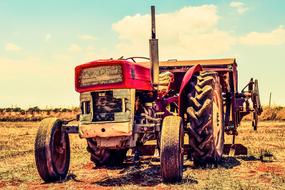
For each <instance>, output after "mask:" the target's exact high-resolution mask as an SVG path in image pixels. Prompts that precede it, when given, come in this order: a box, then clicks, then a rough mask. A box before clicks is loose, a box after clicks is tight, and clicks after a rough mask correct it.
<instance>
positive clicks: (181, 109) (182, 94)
mask: <svg viewBox="0 0 285 190" xmlns="http://www.w3.org/2000/svg"><path fill="white" fill-rule="evenodd" d="M202 70H203V69H202V66H201V65H199V64H198V65H195V66H193V67H191V68H190V69H189V70H188V71H187V72H186V73H185V75H184V77H183V80H182V83H181V86H180V90H179V97H178V106H179V115H181V116H182V115H183V113H184V111H185V110H184V109H185V108H184V107H183V105H186V104H185V100H186V99H185V89H186V86H187V84H189V81H190V80H191V79H192V77H193V75H194V73H197V72H199V71H202Z"/></svg>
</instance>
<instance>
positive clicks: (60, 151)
mask: <svg viewBox="0 0 285 190" xmlns="http://www.w3.org/2000/svg"><path fill="white" fill-rule="evenodd" d="M35 160H36V165H37V170H38V173H39V175H40V176H41V178H42V179H43V180H44V181H45V182H54V181H59V180H63V179H65V177H66V175H67V172H68V169H69V163H70V144H69V137H68V134H67V133H65V132H63V131H62V122H61V121H60V120H59V119H56V118H47V119H44V120H42V122H41V123H40V127H39V129H38V132H37V136H36V141H35Z"/></svg>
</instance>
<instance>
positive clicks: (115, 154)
mask: <svg viewBox="0 0 285 190" xmlns="http://www.w3.org/2000/svg"><path fill="white" fill-rule="evenodd" d="M87 145H88V146H87V150H88V152H89V153H90V154H91V156H90V160H91V161H92V162H94V164H95V165H96V166H120V165H122V164H123V162H124V160H125V159H126V155H127V151H128V150H127V149H117V150H116V149H107V148H99V147H97V145H96V142H95V141H94V140H93V139H87Z"/></svg>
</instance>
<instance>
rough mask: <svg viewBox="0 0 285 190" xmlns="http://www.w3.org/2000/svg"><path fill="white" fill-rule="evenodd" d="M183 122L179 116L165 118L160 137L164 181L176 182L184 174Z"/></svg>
mask: <svg viewBox="0 0 285 190" xmlns="http://www.w3.org/2000/svg"><path fill="white" fill-rule="evenodd" d="M183 140H184V133H183V123H182V119H181V117H179V116H167V117H165V118H164V120H163V124H162V131H161V139H160V141H161V142H160V151H161V153H160V169H161V177H162V181H163V182H164V183H176V182H180V181H181V180H182V176H183Z"/></svg>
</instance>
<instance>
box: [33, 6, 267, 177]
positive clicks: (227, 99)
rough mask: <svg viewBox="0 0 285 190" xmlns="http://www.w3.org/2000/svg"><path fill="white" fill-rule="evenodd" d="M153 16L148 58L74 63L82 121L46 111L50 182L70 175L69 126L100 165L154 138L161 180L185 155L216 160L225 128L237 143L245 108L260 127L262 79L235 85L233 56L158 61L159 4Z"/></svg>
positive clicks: (44, 172) (39, 143)
mask: <svg viewBox="0 0 285 190" xmlns="http://www.w3.org/2000/svg"><path fill="white" fill-rule="evenodd" d="M151 23H152V24H151V39H150V40H149V47H150V58H144V57H129V58H123V57H121V58H120V59H104V60H103V59H102V60H96V61H91V62H89V63H85V64H82V65H79V66H77V67H76V68H75V90H76V91H77V92H78V93H80V115H79V117H78V118H77V120H78V121H79V124H78V125H71V124H70V123H69V122H68V121H63V120H60V119H57V118H46V119H44V120H43V121H42V122H41V124H40V127H39V129H38V132H37V136H36V140H35V160H36V166H37V170H38V173H39V175H40V177H41V178H42V179H43V180H44V181H45V182H54V181H59V180H62V179H65V178H66V176H67V174H68V170H69V164H70V142H69V134H72V133H76V134H79V137H80V138H85V139H86V141H87V150H88V152H89V153H90V155H91V161H93V162H94V163H95V165H96V166H115V165H121V164H122V163H123V162H124V160H125V159H126V154H127V151H128V150H132V152H133V158H134V160H139V159H140V156H142V155H143V152H144V151H143V150H145V147H147V146H148V145H147V142H149V141H154V142H155V145H154V146H152V147H154V148H155V150H156V151H157V152H158V153H159V158H160V168H161V178H162V181H163V182H165V183H176V182H179V181H181V180H182V176H183V162H184V160H185V159H186V158H187V159H190V160H192V161H193V163H194V165H197V166H208V165H216V164H218V163H219V162H220V161H221V158H222V155H223V152H224V149H225V148H226V147H225V144H224V135H225V134H227V135H232V137H233V138H232V143H231V148H232V147H234V146H235V137H236V135H238V132H237V128H238V126H239V124H240V122H241V120H242V118H243V117H244V116H245V115H248V114H250V113H252V116H253V117H252V118H253V119H252V126H253V128H254V130H256V129H257V124H258V115H260V114H261V112H262V107H261V104H260V98H259V89H258V81H257V80H253V79H251V80H250V81H249V83H248V84H247V85H246V86H245V88H244V89H242V90H241V92H238V78H237V63H236V60H235V59H215V60H183V61H178V60H168V61H159V56H158V39H156V28H155V8H154V6H152V7H151ZM137 58H140V59H141V58H144V59H145V61H143V62H137V61H136V60H137ZM185 139H186V140H187V143H186V142H185V143H184V140H185ZM186 140H185V141H186Z"/></svg>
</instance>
